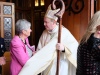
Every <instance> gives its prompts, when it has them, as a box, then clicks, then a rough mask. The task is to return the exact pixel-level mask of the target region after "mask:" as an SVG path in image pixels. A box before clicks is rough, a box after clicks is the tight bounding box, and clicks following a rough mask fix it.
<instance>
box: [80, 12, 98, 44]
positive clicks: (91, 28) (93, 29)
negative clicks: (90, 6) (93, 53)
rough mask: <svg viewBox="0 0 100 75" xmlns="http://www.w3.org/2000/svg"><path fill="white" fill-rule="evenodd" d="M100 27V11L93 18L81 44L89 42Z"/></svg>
mask: <svg viewBox="0 0 100 75" xmlns="http://www.w3.org/2000/svg"><path fill="white" fill-rule="evenodd" d="M99 25H100V11H97V12H96V13H95V14H94V15H93V17H92V18H91V20H90V22H89V24H88V27H87V30H86V33H85V34H84V36H83V38H82V40H81V42H82V43H85V42H87V40H88V39H89V37H90V35H91V34H92V33H95V32H96V30H97V26H99Z"/></svg>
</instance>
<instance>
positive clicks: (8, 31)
mask: <svg viewBox="0 0 100 75" xmlns="http://www.w3.org/2000/svg"><path fill="white" fill-rule="evenodd" d="M14 35H15V12H14V3H8V2H0V36H1V37H3V38H4V40H5V46H6V49H7V50H8V49H9V44H10V41H11V39H12V38H13V36H14Z"/></svg>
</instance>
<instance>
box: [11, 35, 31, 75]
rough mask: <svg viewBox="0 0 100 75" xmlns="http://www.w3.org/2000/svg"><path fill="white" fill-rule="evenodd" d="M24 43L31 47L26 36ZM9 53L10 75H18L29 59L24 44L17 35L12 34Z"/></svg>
mask: <svg viewBox="0 0 100 75" xmlns="http://www.w3.org/2000/svg"><path fill="white" fill-rule="evenodd" d="M26 44H27V45H28V46H29V48H31V46H30V45H29V41H28V38H27V39H26ZM10 53H11V60H12V61H11V65H10V71H11V75H18V73H19V72H20V70H21V69H22V67H23V66H24V64H25V63H26V62H27V60H28V59H29V56H28V52H27V51H26V47H25V44H24V43H23V42H22V41H21V39H20V38H19V36H14V38H13V39H12V40H11V44H10Z"/></svg>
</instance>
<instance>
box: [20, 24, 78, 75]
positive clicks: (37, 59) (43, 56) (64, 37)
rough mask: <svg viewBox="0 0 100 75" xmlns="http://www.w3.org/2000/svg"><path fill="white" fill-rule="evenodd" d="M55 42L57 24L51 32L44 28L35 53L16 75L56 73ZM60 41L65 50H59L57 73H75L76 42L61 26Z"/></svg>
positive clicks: (72, 74)
mask: <svg viewBox="0 0 100 75" xmlns="http://www.w3.org/2000/svg"><path fill="white" fill-rule="evenodd" d="M57 42H58V26H56V28H55V29H54V30H53V31H52V32H48V31H47V30H44V32H43V34H42V35H41V37H40V40H39V44H38V47H37V50H38V51H37V53H36V54H35V55H34V56H32V57H31V58H30V59H29V60H28V61H27V62H26V64H25V65H24V67H23V68H22V70H21V71H20V73H19V74H18V75H37V74H39V73H42V74H43V75H56V64H57V62H56V61H57V60H56V59H57V50H56V44H57ZM61 43H62V44H63V45H64V46H65V52H60V67H59V75H76V67H77V65H76V61H77V57H76V56H77V47H78V42H77V41H76V39H75V38H74V37H73V35H72V34H71V33H70V32H69V30H67V29H66V28H65V27H62V32H61Z"/></svg>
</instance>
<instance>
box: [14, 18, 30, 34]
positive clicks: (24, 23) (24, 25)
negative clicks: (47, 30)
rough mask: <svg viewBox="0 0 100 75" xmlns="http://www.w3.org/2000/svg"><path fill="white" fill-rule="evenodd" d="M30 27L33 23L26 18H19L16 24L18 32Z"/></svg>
mask: <svg viewBox="0 0 100 75" xmlns="http://www.w3.org/2000/svg"><path fill="white" fill-rule="evenodd" d="M30 27H31V23H30V22H29V21H27V20H25V19H19V20H18V21H17V22H16V25H15V29H16V32H17V33H21V32H22V30H27V29H29V28H30Z"/></svg>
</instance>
